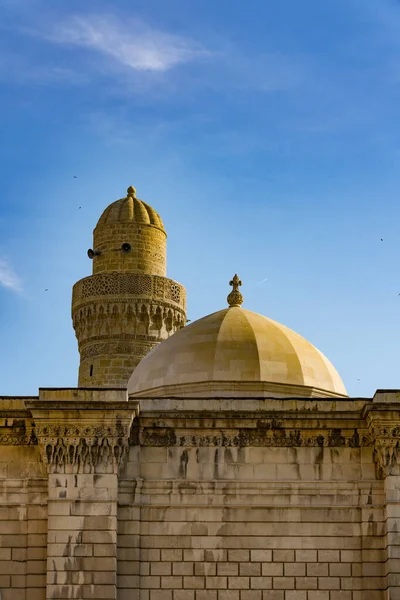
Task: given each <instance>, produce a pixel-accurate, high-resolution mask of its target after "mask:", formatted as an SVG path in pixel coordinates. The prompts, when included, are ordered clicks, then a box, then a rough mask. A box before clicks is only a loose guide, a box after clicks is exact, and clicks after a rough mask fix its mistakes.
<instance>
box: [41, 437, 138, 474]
mask: <svg viewBox="0 0 400 600" xmlns="http://www.w3.org/2000/svg"><path fill="white" fill-rule="evenodd" d="M36 434H37V437H38V441H39V445H40V448H41V456H42V460H43V462H44V463H45V464H46V465H47V467H48V469H49V472H63V471H64V470H65V469H66V467H70V469H71V470H72V471H73V472H74V473H83V472H90V473H93V472H94V470H95V469H96V467H98V466H103V467H107V466H109V465H111V467H112V469H113V472H116V471H117V470H118V467H119V466H120V464H121V461H122V459H123V457H124V456H125V455H126V452H127V449H128V436H129V427H128V426H126V425H119V426H117V427H110V426H99V425H85V426H64V425H46V426H43V427H37V428H36Z"/></svg>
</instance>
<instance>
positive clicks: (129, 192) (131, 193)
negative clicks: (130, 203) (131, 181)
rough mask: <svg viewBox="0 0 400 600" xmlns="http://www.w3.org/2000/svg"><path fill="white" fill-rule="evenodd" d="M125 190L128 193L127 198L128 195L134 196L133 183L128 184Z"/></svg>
mask: <svg viewBox="0 0 400 600" xmlns="http://www.w3.org/2000/svg"><path fill="white" fill-rule="evenodd" d="M126 191H127V194H128V198H129V196H130V197H131V198H136V188H135V187H133V185H130V186H129V187H128V189H127V190H126Z"/></svg>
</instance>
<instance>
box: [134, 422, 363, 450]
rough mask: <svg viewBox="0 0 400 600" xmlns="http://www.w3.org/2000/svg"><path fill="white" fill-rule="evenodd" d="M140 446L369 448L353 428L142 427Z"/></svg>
mask: <svg viewBox="0 0 400 600" xmlns="http://www.w3.org/2000/svg"><path fill="white" fill-rule="evenodd" d="M140 443H141V445H143V446H189V447H190V446H194V447H197V446H199V447H201V446H222V447H223V446H226V447H231V446H232V447H234V446H236V447H246V446H263V447H288V448H293V447H315V446H319V447H348V448H359V447H360V446H364V445H367V446H369V445H370V442H369V440H368V439H367V438H366V437H365V436H362V437H361V436H360V435H359V432H358V431H357V430H356V429H355V430H354V431H353V432H348V431H347V432H346V433H345V434H343V432H342V431H341V430H340V429H339V430H338V429H333V430H330V431H326V432H324V434H322V433H321V432H319V433H318V434H312V433H311V432H302V431H300V430H285V429H276V430H268V431H266V430H260V429H250V428H246V429H239V430H236V431H232V430H227V431H226V432H220V433H218V434H217V435H215V434H213V433H211V432H210V433H207V434H205V435H198V434H186V435H177V434H176V431H175V429H174V428H173V427H171V428H164V429H158V428H157V429H147V428H145V429H144V430H143V432H142V433H141V436H140Z"/></svg>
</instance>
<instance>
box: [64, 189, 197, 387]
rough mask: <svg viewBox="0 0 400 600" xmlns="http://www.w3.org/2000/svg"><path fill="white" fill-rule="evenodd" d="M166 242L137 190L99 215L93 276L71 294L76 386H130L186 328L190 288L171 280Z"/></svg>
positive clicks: (156, 218)
mask: <svg viewBox="0 0 400 600" xmlns="http://www.w3.org/2000/svg"><path fill="white" fill-rule="evenodd" d="M166 239H167V234H166V232H165V229H164V225H163V222H162V220H161V218H160V216H159V215H158V214H157V213H156V211H155V210H154V209H153V208H152V207H151V206H149V205H148V204H146V202H143V201H142V200H139V199H138V198H136V190H135V188H134V187H132V186H131V187H129V188H128V190H127V196H126V198H122V199H121V200H117V201H116V202H113V203H112V204H110V206H108V207H107V208H106V209H105V211H104V212H103V214H102V215H101V217H100V219H99V221H98V223H97V225H96V228H95V229H94V232H93V249H90V250H88V256H89V258H91V259H92V262H93V274H92V275H91V276H90V277H85V278H84V279H81V280H80V281H78V282H77V283H76V284H75V285H74V287H73V291H72V321H73V327H74V329H75V334H76V337H77V339H78V347H79V352H80V357H81V360H80V366H79V380H78V385H79V387H105V388H115V387H126V385H127V383H128V379H129V377H130V376H131V374H132V372H133V370H134V369H135V367H136V366H137V364H138V363H139V362H140V360H141V359H142V358H143V357H144V356H145V355H146V354H147V353H148V352H149V351H150V350H151V349H152V348H153V347H154V346H156V345H157V344H158V343H159V342H162V341H163V340H165V339H166V338H167V337H169V336H170V335H172V334H173V333H174V332H175V331H177V330H178V329H181V328H182V327H183V326H184V325H185V323H186V292H185V288H184V287H183V286H182V285H181V284H180V283H177V282H176V281H173V280H172V279H167V277H166Z"/></svg>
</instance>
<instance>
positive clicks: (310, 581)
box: [295, 577, 318, 590]
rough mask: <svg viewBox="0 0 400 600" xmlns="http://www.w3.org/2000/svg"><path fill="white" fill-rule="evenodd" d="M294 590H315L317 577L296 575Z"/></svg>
mask: <svg viewBox="0 0 400 600" xmlns="http://www.w3.org/2000/svg"><path fill="white" fill-rule="evenodd" d="M295 586H296V590H316V589H317V588H318V579H317V577H296V580H295Z"/></svg>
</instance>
